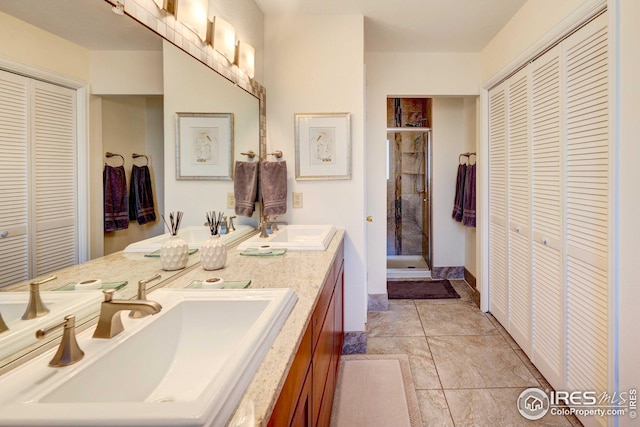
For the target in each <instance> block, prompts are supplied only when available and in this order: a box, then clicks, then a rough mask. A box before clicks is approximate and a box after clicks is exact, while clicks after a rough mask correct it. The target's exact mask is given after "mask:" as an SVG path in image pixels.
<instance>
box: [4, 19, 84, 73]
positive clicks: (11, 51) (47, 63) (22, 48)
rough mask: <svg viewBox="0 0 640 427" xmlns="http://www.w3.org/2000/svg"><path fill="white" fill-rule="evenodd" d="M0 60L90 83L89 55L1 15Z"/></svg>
mask: <svg viewBox="0 0 640 427" xmlns="http://www.w3.org/2000/svg"><path fill="white" fill-rule="evenodd" d="M0 40H1V42H0V56H1V57H5V58H10V59H12V60H14V61H17V62H20V63H23V64H29V65H32V66H34V67H39V68H42V69H45V70H47V71H50V72H53V73H56V74H59V75H62V76H65V77H70V78H73V79H77V80H81V81H84V82H86V81H89V51H88V50H87V49H85V48H83V47H81V46H78V45H76V44H74V43H71V42H69V41H67V40H64V39H62V38H60V37H58V36H54V35H53V34H51V33H48V32H46V31H44V30H41V29H40V28H37V27H34V26H33V25H31V24H27V23H26V22H23V21H20V20H19V19H16V18H14V17H13V16H10V15H7V14H5V13H2V12H0Z"/></svg>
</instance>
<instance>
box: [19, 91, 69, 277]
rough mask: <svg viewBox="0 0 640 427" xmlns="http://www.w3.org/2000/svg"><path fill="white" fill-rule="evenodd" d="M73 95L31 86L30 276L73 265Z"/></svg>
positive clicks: (67, 92)
mask: <svg viewBox="0 0 640 427" xmlns="http://www.w3.org/2000/svg"><path fill="white" fill-rule="evenodd" d="M75 96H76V93H75V91H74V90H71V89H67V88H63V87H60V86H55V85H52V84H48V83H43V82H39V81H34V82H33V95H32V103H31V113H32V122H31V123H32V125H31V128H32V135H33V136H32V138H33V142H32V144H33V147H34V149H33V155H32V161H33V172H32V177H33V182H32V188H33V194H34V197H33V199H32V202H33V207H32V217H33V218H34V221H35V229H36V233H35V236H34V239H33V240H32V243H33V244H34V248H35V256H34V259H33V263H34V264H32V266H33V268H34V272H35V275H36V276H40V275H43V274H46V273H48V272H50V271H53V270H57V269H60V268H63V267H67V266H69V265H73V264H77V262H78V248H77V240H78V239H77V229H76V224H77V218H76V217H77V204H78V203H77V196H76V194H77V184H76V167H77V166H76V165H77V161H76V151H77V150H76V136H75V135H76V113H75V111H76V108H75V105H76V99H75ZM32 254H34V252H33V251H32Z"/></svg>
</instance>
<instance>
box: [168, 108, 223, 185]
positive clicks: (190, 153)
mask: <svg viewBox="0 0 640 427" xmlns="http://www.w3.org/2000/svg"><path fill="white" fill-rule="evenodd" d="M232 165H233V113H176V179H178V180H223V181H231V180H233V167H232Z"/></svg>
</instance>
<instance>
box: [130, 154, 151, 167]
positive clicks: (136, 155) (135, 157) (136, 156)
mask: <svg viewBox="0 0 640 427" xmlns="http://www.w3.org/2000/svg"><path fill="white" fill-rule="evenodd" d="M131 157H133V158H134V159H137V158H139V157H144V158H145V159H147V163H145V164H144V166H149V158H148V157H147V156H146V155H145V154H137V153H133V154H132V155H131Z"/></svg>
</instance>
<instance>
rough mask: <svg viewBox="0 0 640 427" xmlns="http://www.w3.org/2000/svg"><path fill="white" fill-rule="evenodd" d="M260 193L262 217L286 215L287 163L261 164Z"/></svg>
mask: <svg viewBox="0 0 640 427" xmlns="http://www.w3.org/2000/svg"><path fill="white" fill-rule="evenodd" d="M261 168H262V170H261V171H260V193H261V194H262V204H263V205H264V215H266V216H276V215H284V214H286V213H287V162H286V161H279V162H268V161H263V162H262V163H261Z"/></svg>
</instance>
